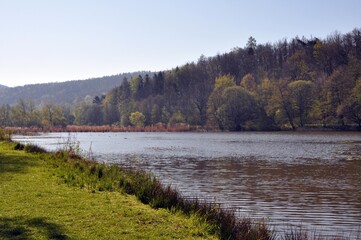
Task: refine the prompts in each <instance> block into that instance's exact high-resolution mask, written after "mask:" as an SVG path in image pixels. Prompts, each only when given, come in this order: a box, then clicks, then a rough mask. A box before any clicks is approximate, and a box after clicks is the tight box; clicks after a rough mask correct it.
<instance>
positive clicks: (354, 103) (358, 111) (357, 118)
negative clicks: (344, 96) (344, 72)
mask: <svg viewBox="0 0 361 240" xmlns="http://www.w3.org/2000/svg"><path fill="white" fill-rule="evenodd" d="M340 111H341V112H342V114H343V115H345V116H346V118H348V119H349V120H350V121H352V122H354V123H356V124H358V126H359V128H361V78H359V79H358V80H357V82H356V86H355V87H354V88H353V89H352V94H351V95H350V97H349V98H348V100H347V101H346V103H345V105H344V106H342V108H341V110H340Z"/></svg>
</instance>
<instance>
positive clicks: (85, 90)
mask: <svg viewBox="0 0 361 240" xmlns="http://www.w3.org/2000/svg"><path fill="white" fill-rule="evenodd" d="M145 74H150V73H149V72H144V71H143V72H134V73H122V74H118V75H113V76H104V77H99V78H91V79H87V80H75V81H67V82H55V83H44V84H29V85H25V86H21V87H13V88H8V87H5V86H2V85H0V105H3V104H9V105H13V104H15V103H16V102H17V101H18V100H19V99H20V98H21V99H31V100H32V101H33V102H34V103H35V105H41V104H44V103H51V104H56V105H63V104H73V103H76V102H79V101H81V100H83V99H84V98H85V97H86V96H87V95H90V96H95V95H102V94H105V93H107V92H108V91H109V90H110V89H112V88H114V87H116V86H119V85H120V84H121V83H122V81H123V79H124V78H127V79H130V78H131V77H132V76H138V75H145Z"/></svg>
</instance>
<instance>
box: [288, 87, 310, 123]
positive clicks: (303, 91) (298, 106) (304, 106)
mask: <svg viewBox="0 0 361 240" xmlns="http://www.w3.org/2000/svg"><path fill="white" fill-rule="evenodd" d="M288 87H289V91H290V103H291V107H292V108H293V112H294V113H295V115H296V117H298V119H299V126H300V127H304V126H305V124H306V122H307V120H308V115H309V113H310V111H311V108H312V105H313V92H312V88H313V83H312V82H311V81H305V80H297V81H294V82H291V83H289V84H288Z"/></svg>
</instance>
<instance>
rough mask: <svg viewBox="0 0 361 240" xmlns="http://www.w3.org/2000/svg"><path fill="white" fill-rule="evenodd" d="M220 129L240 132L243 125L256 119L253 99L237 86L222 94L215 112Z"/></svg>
mask: <svg viewBox="0 0 361 240" xmlns="http://www.w3.org/2000/svg"><path fill="white" fill-rule="evenodd" d="M217 111H218V113H217V115H218V117H219V120H220V123H221V129H224V130H230V131H240V130H244V129H245V123H246V122H247V121H249V120H254V119H256V118H257V115H258V114H257V112H258V107H257V103H256V101H255V99H254V97H253V96H252V95H251V94H250V93H249V92H248V91H247V90H245V89H243V88H241V87H239V86H232V87H228V88H226V89H225V90H224V91H223V93H222V105H221V107H220V108H219V109H218V110H217Z"/></svg>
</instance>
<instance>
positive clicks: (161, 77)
mask: <svg viewBox="0 0 361 240" xmlns="http://www.w3.org/2000/svg"><path fill="white" fill-rule="evenodd" d="M15 107H16V106H15ZM8 110H9V113H11V109H8ZM67 114H68V115H69V116H72V117H71V118H67V119H68V120H67V124H69V123H72V124H79V125H105V124H107V125H117V126H119V125H120V126H128V125H131V126H140V127H141V126H148V125H154V124H157V123H163V124H173V125H174V124H178V123H185V124H190V125H193V126H201V127H203V128H210V129H220V130H230V131H239V130H274V129H296V128H304V127H310V126H318V127H333V128H349V127H350V126H353V127H356V126H358V127H359V128H360V127H361V29H354V30H353V31H351V32H349V33H346V34H340V33H338V32H335V33H333V34H331V35H329V36H328V37H326V38H324V39H321V38H310V39H307V38H298V37H295V38H293V39H290V40H281V41H278V42H276V43H273V44H270V43H266V44H257V42H256V39H254V38H253V37H250V38H249V39H248V43H247V45H246V46H245V47H243V48H235V49H233V50H232V51H230V52H229V53H225V54H219V55H217V56H213V57H205V56H201V57H200V58H199V59H198V61H197V62H192V63H187V64H185V65H183V66H180V67H176V68H175V69H173V70H170V71H163V72H159V73H157V74H154V75H149V74H147V75H145V76H141V75H139V76H136V77H131V78H128V79H125V80H124V81H123V82H122V84H121V85H120V86H118V87H116V88H114V89H112V90H111V91H110V92H108V93H107V94H106V95H104V96H101V95H98V96H94V98H93V100H92V101H83V102H81V103H79V104H77V105H76V106H75V107H73V108H72V109H70V110H68V112H67ZM0 115H1V113H0ZM3 115H4V114H3ZM60 115H61V114H60ZM63 116H65V115H64V114H63ZM43 117H44V116H43ZM9 119H10V120H9V121H8V124H10V125H16V124H15V123H14V122H11V119H12V118H11V117H10V118H9ZM69 119H70V120H71V121H69ZM3 121H4V120H3ZM58 122H59V121H58ZM58 122H56V121H54V119H53V122H49V121H48V124H50V125H56V124H58ZM17 124H19V123H17Z"/></svg>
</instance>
